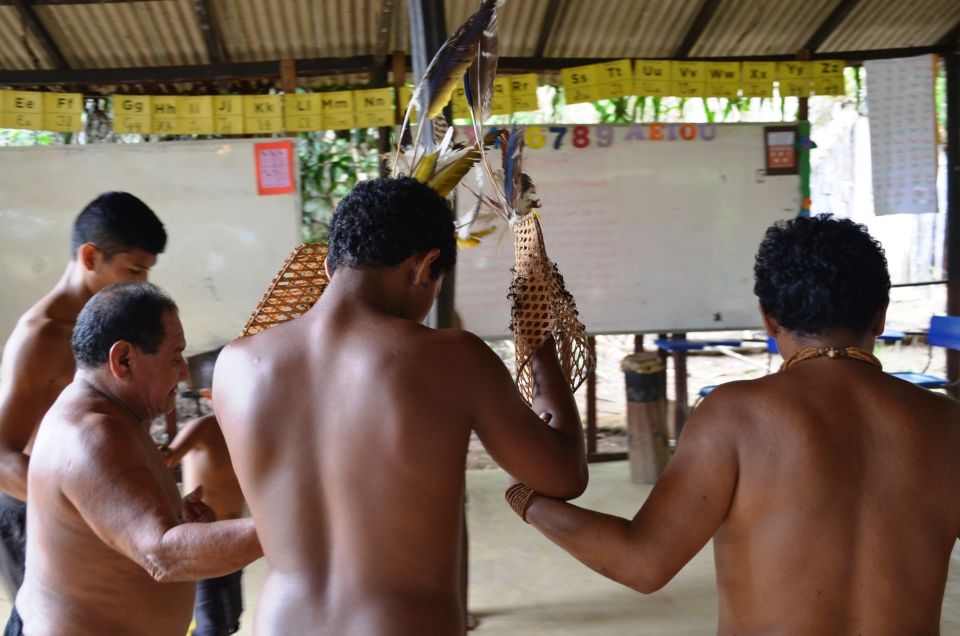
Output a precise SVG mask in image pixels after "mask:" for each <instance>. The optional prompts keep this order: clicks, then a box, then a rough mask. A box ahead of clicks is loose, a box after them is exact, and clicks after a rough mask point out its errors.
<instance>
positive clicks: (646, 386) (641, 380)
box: [620, 352, 670, 484]
mask: <svg viewBox="0 0 960 636" xmlns="http://www.w3.org/2000/svg"><path fill="white" fill-rule="evenodd" d="M620 368H621V369H622V370H623V373H624V381H625V383H626V388H627V452H628V454H629V459H630V478H631V479H632V480H633V481H634V482H636V483H644V484H652V483H654V482H656V481H657V479H658V478H659V477H660V475H661V473H663V470H664V469H665V468H666V467H667V462H668V461H669V459H670V446H669V444H668V440H667V400H666V390H665V389H666V383H665V377H666V376H665V375H664V364H663V362H662V361H661V360H660V357H659V356H658V355H657V354H656V353H653V352H651V353H643V352H642V353H634V354H632V355H629V356H627V357H626V358H624V359H623V361H622V362H621V363H620Z"/></svg>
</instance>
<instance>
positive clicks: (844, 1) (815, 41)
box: [803, 0, 860, 53]
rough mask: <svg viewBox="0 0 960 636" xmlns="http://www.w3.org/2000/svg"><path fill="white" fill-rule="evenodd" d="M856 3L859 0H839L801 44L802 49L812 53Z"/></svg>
mask: <svg viewBox="0 0 960 636" xmlns="http://www.w3.org/2000/svg"><path fill="white" fill-rule="evenodd" d="M858 4H860V0H840V2H838V3H837V6H835V7H834V8H833V11H831V12H830V15H828V16H827V17H826V18H824V20H823V22H821V23H820V26H818V27H817V30H816V31H814V32H813V35H811V36H810V37H809V38H807V41H806V42H805V43H804V45H803V50H805V51H810V52H811V53H812V52H814V51H816V50H817V49H819V48H820V47H821V46H822V45H823V43H824V42H826V41H827V38H828V37H830V36H831V35H832V34H833V32H834V31H836V30H837V28H838V27H839V26H840V25H841V24H843V21H844V20H846V19H847V16H848V15H850V13H851V12H852V11H853V10H854V9H856V8H857V5H858Z"/></svg>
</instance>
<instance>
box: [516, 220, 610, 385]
mask: <svg viewBox="0 0 960 636" xmlns="http://www.w3.org/2000/svg"><path fill="white" fill-rule="evenodd" d="M512 227H513V238H514V247H515V250H514V251H515V254H516V266H515V267H514V269H513V283H512V284H511V285H510V294H509V296H508V298H509V299H510V301H511V307H510V329H511V331H513V337H514V341H515V343H516V344H515V350H516V358H517V386H518V387H519V388H520V392H521V394H522V395H523V396H524V398H525V399H526V400H527V402H528V403H532V402H533V392H534V381H533V369H532V367H531V365H530V357H531V356H532V355H533V354H534V353H535V352H536V351H537V350H538V349H539V348H540V347H542V346H543V343H544V342H545V341H546V340H547V338H548V337H549V336H553V339H554V341H555V342H556V343H557V354H558V355H559V356H560V366H561V368H562V369H563V374H564V376H566V378H567V382H569V384H570V390H571V391H576V390H577V388H579V387H580V385H581V384H583V381H584V380H586V379H587V375H588V374H589V372H590V371H591V370H592V369H593V368H594V366H595V363H596V361H595V360H594V358H593V355H592V350H591V349H590V347H589V346H588V344H587V333H586V329H585V328H584V326H583V323H582V322H580V318H579V315H578V313H577V304H576V302H575V301H574V299H573V296H572V295H571V294H570V292H569V291H567V287H566V285H565V284H564V282H563V276H562V275H561V274H560V270H559V269H558V268H557V266H556V264H555V263H554V262H553V261H551V260H550V258H549V257H548V256H547V249H546V246H545V245H544V243H543V232H542V231H541V229H540V219H539V218H538V216H537V215H536V214H535V213H534V214H527V215H526V216H524V217H521V218H519V219H517V220H516V221H515V222H514V223H513V225H512Z"/></svg>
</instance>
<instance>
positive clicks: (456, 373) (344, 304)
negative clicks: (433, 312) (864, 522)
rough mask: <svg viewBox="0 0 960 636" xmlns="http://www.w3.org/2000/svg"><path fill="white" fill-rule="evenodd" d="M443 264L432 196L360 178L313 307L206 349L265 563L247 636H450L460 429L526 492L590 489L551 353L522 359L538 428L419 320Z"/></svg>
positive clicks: (456, 589)
mask: <svg viewBox="0 0 960 636" xmlns="http://www.w3.org/2000/svg"><path fill="white" fill-rule="evenodd" d="M455 259H456V239H455V235H454V219H453V212H452V210H451V209H450V206H449V204H448V203H447V202H446V201H445V200H444V199H442V198H440V197H439V196H438V195H437V194H436V193H435V192H434V191H433V190H431V189H430V188H428V187H427V186H425V185H424V184H422V183H419V182H418V181H415V180H413V179H409V178H400V179H375V180H373V181H369V182H365V183H361V184H359V185H357V186H356V188H354V190H353V191H352V192H351V193H350V194H349V195H348V196H347V197H346V198H345V199H344V200H343V201H342V202H341V203H340V205H339V206H338V208H337V212H336V214H335V215H334V217H333V220H332V222H331V226H330V241H329V256H328V258H327V269H328V271H329V273H330V274H331V275H332V277H331V280H330V284H329V286H328V287H327V289H326V290H325V291H324V293H323V296H322V297H321V298H320V300H319V302H318V303H317V304H316V305H315V306H314V307H313V308H312V309H311V310H310V311H308V312H307V313H306V314H304V315H303V316H302V317H300V318H297V319H296V320H293V321H290V322H288V323H284V324H282V325H279V326H277V327H274V328H272V329H270V330H268V331H264V332H262V333H260V334H257V335H255V336H251V337H249V338H245V339H243V340H239V341H236V342H234V343H232V344H230V345H228V346H227V347H226V349H224V351H223V352H222V353H221V354H220V357H219V359H218V361H217V367H216V372H215V376H214V387H213V400H214V406H215V410H216V413H217V417H218V418H219V419H220V422H221V425H222V428H223V432H224V436H225V438H226V440H227V447H228V449H229V451H230V457H231V458H232V459H233V465H234V467H235V468H236V471H237V477H238V478H239V480H240V486H241V488H242V489H243V493H244V495H245V496H246V499H247V503H248V505H249V507H250V512H251V514H252V515H253V519H254V522H255V523H256V525H257V530H258V533H259V536H260V539H261V541H262V544H263V548H264V554H265V555H266V558H267V563H268V565H269V567H270V574H269V576H268V578H267V581H266V583H265V585H264V587H263V591H262V593H261V596H260V600H259V603H258V605H257V613H256V616H255V618H254V625H255V627H254V629H255V631H256V632H257V633H258V634H265V635H270V634H278V635H280V634H283V635H286V634H337V635H342V636H351V635H356V636H377V635H384V636H386V635H390V636H403V635H407V634H409V635H410V636H420V635H422V634H462V633H463V631H464V627H465V626H464V616H465V609H464V607H463V602H462V600H461V596H460V558H459V554H460V550H461V543H460V540H461V534H462V532H463V530H464V529H463V495H464V481H465V480H464V463H465V460H466V453H467V444H468V441H469V439H470V434H471V432H473V431H475V432H476V433H477V435H478V436H479V437H480V439H481V441H482V442H483V443H484V445H485V446H486V448H487V450H488V451H489V452H490V454H491V455H492V456H493V458H494V459H495V460H496V461H497V462H498V463H499V464H500V465H501V466H503V467H504V468H505V469H506V470H507V471H509V472H511V473H512V474H514V475H515V476H516V477H517V478H519V479H521V480H523V481H525V482H526V483H529V484H530V485H531V486H533V487H535V488H537V490H540V491H543V492H546V493H548V494H549V495H550V496H552V497H558V498H571V497H576V496H578V495H579V494H580V493H581V492H582V491H583V489H584V488H585V487H586V481H587V471H586V462H585V457H584V440H583V431H582V428H581V426H580V418H579V415H578V413H577V407H576V403H575V402H574V399H573V395H572V394H571V392H570V389H569V387H568V386H567V383H566V380H565V379H564V376H563V373H562V370H561V368H560V364H559V361H558V359H557V356H556V351H555V348H554V347H553V346H552V344H551V345H547V346H545V347H544V348H543V349H542V350H541V351H540V352H539V353H538V354H537V355H536V357H535V359H534V361H533V365H534V373H535V374H536V377H537V385H538V388H539V390H540V392H539V394H538V395H536V396H535V398H534V407H535V409H536V411H537V412H548V413H550V414H551V415H552V420H551V423H550V425H548V424H546V423H544V421H543V420H542V419H541V418H540V417H538V416H537V415H536V413H535V412H534V411H532V410H531V409H530V408H529V407H528V406H527V405H526V403H525V402H524V401H523V399H522V398H521V396H520V393H519V392H518V391H517V388H516V387H515V385H514V383H513V381H512V379H511V377H510V374H509V373H508V372H507V370H506V368H505V367H504V366H503V364H502V363H501V362H500V359H499V358H498V357H497V356H496V355H495V354H494V353H493V351H491V350H490V348H489V347H488V346H487V345H486V344H485V343H484V342H483V341H482V340H480V339H479V338H477V337H475V336H473V335H471V334H469V333H467V332H464V331H460V330H456V329H444V330H434V329H429V328H427V327H424V326H422V325H421V324H420V323H421V321H422V320H423V319H424V318H425V317H426V315H427V313H428V312H429V311H430V307H431V306H432V305H433V303H434V300H435V298H436V296H437V293H438V292H439V290H440V286H441V284H442V283H443V277H444V273H445V272H447V271H450V270H451V269H452V268H453V266H454V262H455ZM505 285H506V280H505ZM551 343H552V341H551Z"/></svg>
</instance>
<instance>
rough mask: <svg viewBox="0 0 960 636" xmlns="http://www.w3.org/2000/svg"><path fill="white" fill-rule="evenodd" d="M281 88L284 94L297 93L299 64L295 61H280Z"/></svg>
mask: <svg viewBox="0 0 960 636" xmlns="http://www.w3.org/2000/svg"><path fill="white" fill-rule="evenodd" d="M280 88H282V89H283V92H284V93H287V94H290V93H295V92H296V91H297V63H296V61H294V60H280Z"/></svg>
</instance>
